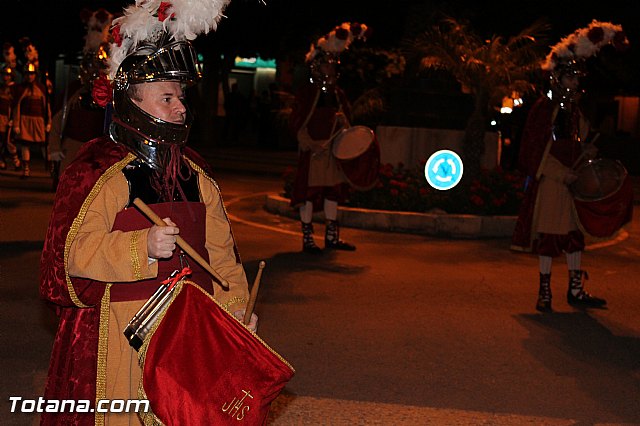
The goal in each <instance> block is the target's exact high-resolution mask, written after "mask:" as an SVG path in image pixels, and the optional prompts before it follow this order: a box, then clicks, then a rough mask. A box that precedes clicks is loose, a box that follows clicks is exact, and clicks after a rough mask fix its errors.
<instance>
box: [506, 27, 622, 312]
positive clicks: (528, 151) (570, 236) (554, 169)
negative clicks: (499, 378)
mask: <svg viewBox="0 0 640 426" xmlns="http://www.w3.org/2000/svg"><path fill="white" fill-rule="evenodd" d="M609 43H612V44H614V45H615V46H616V47H621V46H623V45H625V44H627V43H628V41H627V40H626V37H625V36H624V33H623V32H622V28H621V27H620V26H617V25H613V24H610V23H602V22H597V21H593V22H592V23H591V24H590V25H589V26H588V27H587V28H583V29H579V30H576V32H575V33H574V34H572V35H571V36H569V37H566V38H564V39H562V41H561V42H560V43H558V44H556V45H555V46H553V47H552V49H551V53H549V55H548V56H547V58H546V61H545V62H544V63H543V65H542V68H543V70H545V71H548V72H549V74H550V84H551V90H550V91H549V92H548V94H546V96H542V97H541V98H540V99H539V100H538V101H537V102H536V103H535V104H534V105H533V107H532V108H531V111H530V113H529V115H528V118H527V122H526V124H525V128H524V131H523V135H522V140H521V147H520V153H519V167H520V168H521V169H522V170H523V171H524V172H525V173H526V174H527V176H528V183H527V189H526V194H525V199H524V200H523V204H522V206H521V209H520V214H519V217H518V221H517V223H516V227H515V230H514V234H513V238H512V246H511V248H512V249H514V250H519V251H532V252H533V253H536V254H538V256H539V257H538V258H539V267H540V287H539V291H538V300H537V303H536V309H537V310H538V311H541V312H550V311H551V310H552V307H551V265H552V260H553V258H554V257H557V256H560V255H561V254H562V253H564V254H565V256H566V259H567V266H568V269H569V285H568V290H567V302H568V303H569V304H570V305H572V306H575V307H581V308H601V307H603V306H605V305H606V303H607V302H606V301H605V300H604V299H602V298H599V297H595V296H592V295H591V294H589V293H588V292H587V291H586V290H585V289H584V280H585V279H587V278H588V277H587V273H586V271H584V270H583V269H582V264H581V259H582V252H583V250H584V247H585V240H584V234H583V233H582V231H581V229H580V224H579V221H578V219H577V218H576V215H575V209H574V203H573V198H572V195H571V192H570V190H569V185H570V184H571V183H572V182H574V181H575V180H576V178H577V176H576V174H575V173H574V167H575V166H576V165H577V164H576V163H580V161H583V160H588V159H590V158H593V157H594V156H595V154H596V152H597V149H596V148H595V146H594V145H593V144H591V143H589V138H588V136H589V124H588V122H587V120H586V119H585V117H584V115H583V114H582V112H581V111H580V107H579V105H578V100H579V94H580V90H579V79H580V77H582V76H583V75H584V73H585V69H586V67H585V63H584V61H585V60H586V59H587V58H588V57H590V56H592V55H593V54H595V53H596V52H597V51H598V50H599V49H600V48H601V47H602V46H603V45H605V44H609ZM576 46H578V47H576Z"/></svg>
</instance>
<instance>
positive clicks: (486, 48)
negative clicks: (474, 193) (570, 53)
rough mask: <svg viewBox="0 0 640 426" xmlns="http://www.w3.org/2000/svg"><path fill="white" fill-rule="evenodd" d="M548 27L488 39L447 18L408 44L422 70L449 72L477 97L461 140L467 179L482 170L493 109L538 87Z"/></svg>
mask: <svg viewBox="0 0 640 426" xmlns="http://www.w3.org/2000/svg"><path fill="white" fill-rule="evenodd" d="M548 29H549V27H548V25H547V24H546V23H544V22H542V21H538V22H536V23H534V24H533V25H531V26H530V27H528V28H526V29H524V30H523V31H521V32H520V33H519V34H517V35H516V36H513V37H510V38H508V39H504V38H503V37H500V36H495V35H494V36H493V37H492V38H491V39H489V40H484V39H482V38H481V37H479V36H478V35H476V34H475V33H474V32H473V31H472V30H471V29H470V28H469V26H468V25H467V24H465V23H461V22H459V21H457V20H455V19H453V18H446V19H444V20H442V21H441V22H440V23H439V24H436V25H434V26H433V27H432V28H431V29H429V30H427V31H426V32H424V33H422V34H421V35H419V36H418V37H416V38H415V39H414V40H411V41H408V42H406V46H407V47H408V49H407V50H408V55H410V56H411V57H413V58H414V60H417V61H418V62H419V64H420V69H422V70H425V69H444V70H447V71H448V72H450V73H451V74H452V75H453V76H454V77H455V79H456V80H457V81H458V82H459V83H460V84H461V86H462V90H463V91H464V92H466V93H469V94H471V95H472V96H473V98H474V109H473V112H472V113H471V116H470V117H469V120H468V121H467V125H466V128H465V136H464V141H463V147H464V148H463V157H464V159H465V174H466V175H467V176H468V177H473V176H477V175H478V174H479V172H480V160H481V158H482V155H483V154H484V136H485V130H486V124H487V123H488V122H489V114H490V113H491V111H492V109H493V108H494V107H497V106H499V105H500V104H501V102H502V99H503V98H504V97H505V96H510V95H511V94H512V93H513V92H516V93H519V94H521V95H524V94H526V93H529V92H531V91H532V90H533V89H534V84H533V83H532V81H531V80H532V76H533V73H534V72H535V71H536V70H538V69H539V66H540V61H541V60H542V58H543V57H544V52H543V50H542V48H543V47H544V46H543V44H542V43H541V42H542V40H543V37H544V35H545V33H546V32H547V31H548ZM467 182H468V180H467Z"/></svg>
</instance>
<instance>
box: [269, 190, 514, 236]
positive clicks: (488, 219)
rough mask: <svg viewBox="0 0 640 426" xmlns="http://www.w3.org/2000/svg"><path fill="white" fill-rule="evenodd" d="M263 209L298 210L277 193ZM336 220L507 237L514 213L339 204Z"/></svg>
mask: <svg viewBox="0 0 640 426" xmlns="http://www.w3.org/2000/svg"><path fill="white" fill-rule="evenodd" d="M265 209H266V210H267V211H269V212H271V213H275V214H279V215H282V216H287V217H291V218H296V219H297V218H298V212H297V211H295V210H293V209H292V208H291V207H290V206H289V200H288V199H286V198H284V197H281V196H279V195H275V194H271V195H267V196H266V197H265ZM313 220H314V221H318V222H323V221H324V216H323V214H322V213H321V212H320V213H316V214H314V217H313ZM338 220H339V221H340V224H341V225H342V226H347V227H351V228H362V229H371V230H376V231H393V232H407V233H412V234H423V235H431V236H438V237H449V238H468V239H472V238H508V237H511V234H512V233H513V229H514V227H515V223H516V217H515V216H475V215H464V214H435V213H412V212H397V211H387V210H368V209H357V208H351V207H339V208H338Z"/></svg>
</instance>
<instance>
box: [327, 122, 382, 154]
mask: <svg viewBox="0 0 640 426" xmlns="http://www.w3.org/2000/svg"><path fill="white" fill-rule="evenodd" d="M361 130H365V131H366V132H367V133H368V134H369V135H370V136H371V142H369V145H367V147H366V148H365V149H363V150H362V151H361V152H359V153H358V155H355V156H353V157H350V158H344V157H341V156H339V155H338V154H337V153H336V150H337V146H339V145H340V141H341V140H342V138H343V137H344V135H345V134H347V133H351V132H354V131H361ZM374 138H375V132H374V131H373V129H372V128H371V127H368V126H363V125H360V124H358V125H355V126H351V127H347V128H346V129H342V130H340V132H339V133H338V134H337V135H336V137H335V138H333V146H332V147H331V152H332V154H333V156H334V157H335V158H337V159H338V160H345V161H348V160H353V159H354V158H358V156H360V155H362V154H363V153H364V152H366V151H367V149H369V147H370V146H371V143H372V142H373V139H374Z"/></svg>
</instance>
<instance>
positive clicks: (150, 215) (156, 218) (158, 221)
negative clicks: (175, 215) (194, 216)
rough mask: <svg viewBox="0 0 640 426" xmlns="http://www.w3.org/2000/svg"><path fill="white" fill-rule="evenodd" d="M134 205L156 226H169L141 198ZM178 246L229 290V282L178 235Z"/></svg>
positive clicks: (135, 200) (134, 201)
mask: <svg viewBox="0 0 640 426" xmlns="http://www.w3.org/2000/svg"><path fill="white" fill-rule="evenodd" d="M133 204H135V206H136V207H137V208H139V209H140V211H141V212H142V213H144V215H145V216H147V217H148V218H149V219H150V220H151V221H152V222H153V223H155V224H156V225H158V226H167V224H166V223H164V221H163V220H162V219H161V218H160V216H158V215H157V214H156V213H155V212H154V211H153V210H151V208H150V207H149V206H148V205H146V204H145V202H144V201H142V200H141V199H140V198H136V199H134V200H133ZM176 244H178V246H179V247H180V248H181V249H182V250H184V251H185V252H186V253H187V254H188V255H189V256H191V258H192V259H193V260H195V261H196V262H197V263H198V265H200V266H202V267H203V268H204V269H205V270H206V271H207V272H208V273H209V274H211V276H212V277H213V278H215V279H216V280H217V281H218V282H219V283H220V285H221V286H222V287H224V288H229V281H227V280H225V279H224V278H222V277H221V276H220V274H219V273H217V272H216V270H215V269H213V268H212V267H211V265H209V262H207V261H206V260H204V258H203V257H202V256H200V255H199V254H198V252H197V251H195V249H194V248H193V247H191V246H190V245H189V243H187V242H186V241H185V240H184V239H183V238H182V237H181V236H180V235H176Z"/></svg>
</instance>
